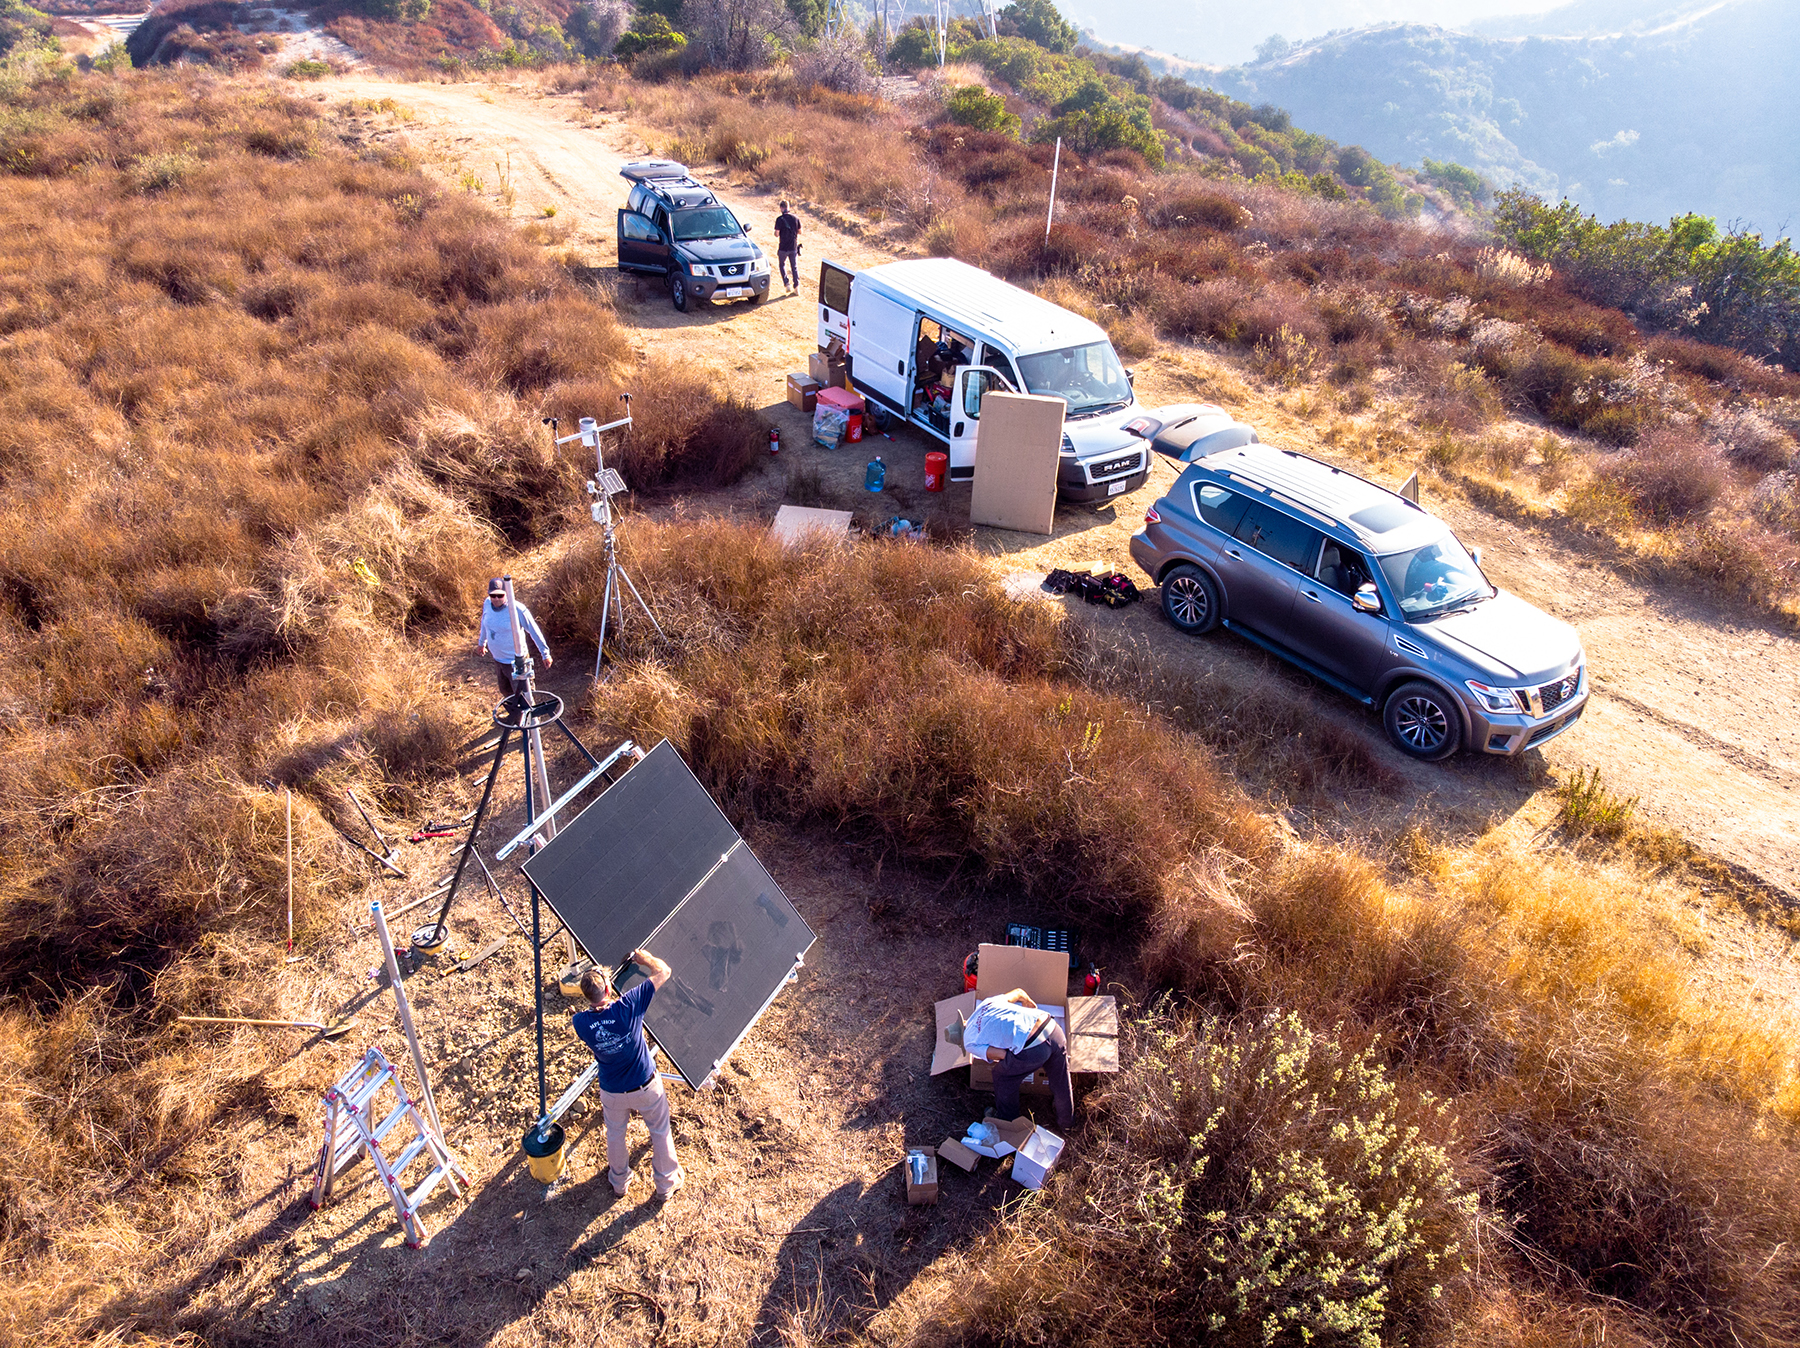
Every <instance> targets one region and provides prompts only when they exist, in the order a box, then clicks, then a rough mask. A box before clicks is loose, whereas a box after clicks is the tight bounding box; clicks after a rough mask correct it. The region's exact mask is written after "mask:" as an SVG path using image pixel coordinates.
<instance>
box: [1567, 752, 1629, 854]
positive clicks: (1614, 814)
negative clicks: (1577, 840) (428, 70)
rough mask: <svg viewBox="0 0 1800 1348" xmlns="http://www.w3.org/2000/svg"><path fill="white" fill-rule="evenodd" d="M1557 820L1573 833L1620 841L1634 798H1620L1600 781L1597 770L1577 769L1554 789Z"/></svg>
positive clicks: (1626, 825) (1627, 824) (1626, 826)
mask: <svg viewBox="0 0 1800 1348" xmlns="http://www.w3.org/2000/svg"><path fill="white" fill-rule="evenodd" d="M1556 796H1557V801H1558V806H1557V816H1556V817H1557V820H1558V822H1559V823H1561V824H1562V826H1563V827H1564V828H1566V829H1568V830H1569V831H1570V832H1572V833H1586V834H1592V835H1593V836H1595V837H1598V838H1621V837H1623V836H1624V835H1625V830H1626V829H1627V828H1629V827H1630V826H1631V816H1632V814H1633V812H1634V811H1635V810H1636V809H1637V797H1636V796H1621V795H1619V794H1618V793H1616V792H1615V791H1613V790H1612V789H1611V788H1609V787H1608V786H1607V785H1606V783H1605V782H1603V781H1601V780H1600V769H1599V768H1593V769H1580V768H1578V769H1577V770H1576V772H1575V775H1574V776H1573V777H1571V778H1569V780H1568V781H1566V782H1564V783H1563V784H1562V785H1561V786H1559V787H1557V789H1556Z"/></svg>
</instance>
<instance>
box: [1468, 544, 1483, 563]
mask: <svg viewBox="0 0 1800 1348" xmlns="http://www.w3.org/2000/svg"><path fill="white" fill-rule="evenodd" d="M1469 560H1470V561H1472V562H1474V563H1475V565H1476V566H1480V565H1481V549H1480V548H1470V549H1469Z"/></svg>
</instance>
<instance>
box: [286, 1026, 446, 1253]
mask: <svg viewBox="0 0 1800 1348" xmlns="http://www.w3.org/2000/svg"><path fill="white" fill-rule="evenodd" d="M384 1087H391V1088H392V1090H393V1094H394V1099H395V1101H396V1103H395V1104H394V1105H393V1107H392V1108H391V1109H388V1111H387V1113H386V1114H385V1115H384V1114H382V1112H381V1111H382V1109H383V1108H384V1106H382V1105H380V1104H379V1103H378V1102H377V1097H378V1096H379V1095H380V1094H381V1091H382V1089H383V1088H384ZM377 1120H379V1121H377ZM403 1122H404V1123H406V1124H408V1125H410V1127H411V1130H412V1137H411V1140H410V1141H406V1142H405V1143H404V1144H403V1145H401V1146H400V1148H399V1151H398V1154H394V1153H395V1146H396V1141H398V1140H397V1139H396V1141H390V1140H389V1135H390V1134H391V1133H393V1132H394V1130H395V1129H396V1128H398V1127H399V1125H400V1124H401V1123H403ZM402 1136H404V1133H402ZM365 1151H366V1152H368V1154H369V1161H370V1163H371V1164H373V1165H374V1167H375V1173H376V1174H377V1175H379V1176H380V1177H381V1183H382V1185H383V1187H385V1188H386V1189H387V1193H388V1197H389V1198H390V1199H391V1200H392V1201H393V1204H394V1213H395V1215H396V1216H397V1217H399V1219H400V1226H401V1229H402V1230H403V1231H405V1233H406V1244H407V1246H408V1248H410V1249H414V1250H418V1249H423V1248H424V1246H425V1244H426V1242H427V1241H429V1240H430V1239H431V1232H430V1230H429V1229H428V1228H427V1227H426V1225H425V1219H424V1218H423V1217H421V1216H420V1215H419V1209H420V1208H421V1207H423V1206H424V1205H425V1200H426V1199H428V1198H430V1197H431V1194H432V1191H433V1190H435V1189H436V1188H437V1187H438V1185H439V1184H448V1185H449V1186H450V1192H451V1193H452V1194H454V1195H455V1196H456V1197H458V1198H461V1197H462V1186H463V1185H464V1184H467V1183H468V1182H469V1175H468V1172H467V1171H466V1170H464V1169H463V1168H462V1166H461V1165H460V1164H459V1163H458V1162H457V1160H456V1158H455V1157H454V1156H452V1155H451V1154H450V1149H449V1147H447V1146H446V1145H445V1144H444V1140H443V1138H441V1137H439V1136H438V1135H437V1134H436V1133H435V1132H434V1131H433V1130H432V1127H431V1124H430V1123H429V1122H428V1121H427V1120H426V1119H425V1117H424V1116H423V1115H422V1114H420V1113H419V1107H418V1105H417V1104H416V1103H415V1102H414V1101H413V1099H412V1097H411V1096H409V1095H408V1094H407V1093H406V1090H405V1088H404V1087H403V1086H402V1085H401V1083H400V1081H399V1079H398V1078H397V1077H396V1076H395V1075H394V1068H393V1065H392V1064H391V1063H389V1062H388V1060H387V1059H386V1058H385V1057H383V1056H382V1053H381V1050H380V1049H378V1048H371V1049H370V1050H369V1051H368V1052H367V1053H365V1054H364V1055H363V1060H362V1061H361V1062H360V1063H358V1064H357V1065H356V1066H355V1067H353V1068H351V1069H350V1070H349V1071H348V1072H346V1073H344V1075H343V1076H342V1077H341V1078H339V1080H338V1082H337V1084H336V1085H334V1086H332V1087H331V1088H330V1089H329V1090H327V1091H326V1092H325V1141H324V1144H323V1145H322V1146H321V1147H320V1148H319V1163H318V1169H317V1173H316V1174H315V1175H314V1176H313V1189H312V1198H311V1200H310V1201H311V1203H312V1206H313V1210H314V1211H317V1210H318V1209H319V1208H321V1207H323V1206H324V1205H325V1200H326V1199H328V1198H330V1197H331V1191H332V1189H333V1187H335V1185H336V1182H337V1176H338V1172H339V1171H341V1170H343V1169H344V1168H345V1167H346V1166H348V1165H349V1164H350V1163H351V1162H352V1161H354V1160H355V1159H356V1158H357V1157H358V1156H360V1155H362V1154H363V1153H364V1152H365ZM390 1154H392V1155H393V1159H392V1160H391V1161H390V1160H389V1159H388V1156H389V1155H390ZM421 1157H424V1158H426V1159H427V1160H429V1161H430V1163H431V1169H430V1170H429V1171H428V1172H427V1173H426V1175H425V1177H424V1178H423V1179H422V1180H420V1181H419V1183H418V1187H416V1188H414V1189H413V1190H412V1191H411V1192H410V1193H409V1192H408V1191H407V1188H406V1183H405V1181H404V1180H403V1178H402V1177H403V1176H404V1175H405V1173H406V1170H407V1167H408V1166H410V1165H412V1164H413V1162H415V1161H417V1160H419V1159H420V1158H421Z"/></svg>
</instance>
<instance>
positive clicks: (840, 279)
mask: <svg viewBox="0 0 1800 1348" xmlns="http://www.w3.org/2000/svg"><path fill="white" fill-rule="evenodd" d="M855 279H856V278H855V273H853V272H851V271H850V270H849V268H847V267H840V266H838V265H837V263H835V262H821V263H820V264H819V350H821V351H823V350H824V349H825V347H826V345H827V344H828V343H829V342H830V341H831V339H832V338H833V337H835V338H837V339H838V340H839V341H840V342H843V343H844V344H845V345H846V346H847V345H849V337H850V284H851V282H852V281H854V280H855Z"/></svg>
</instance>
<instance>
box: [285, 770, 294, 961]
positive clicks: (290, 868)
mask: <svg viewBox="0 0 1800 1348" xmlns="http://www.w3.org/2000/svg"><path fill="white" fill-rule="evenodd" d="M285 790H286V791H287V872H288V944H287V952H288V954H290V955H291V954H293V953H294V788H293V787H291V786H290V787H287V788H285Z"/></svg>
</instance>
